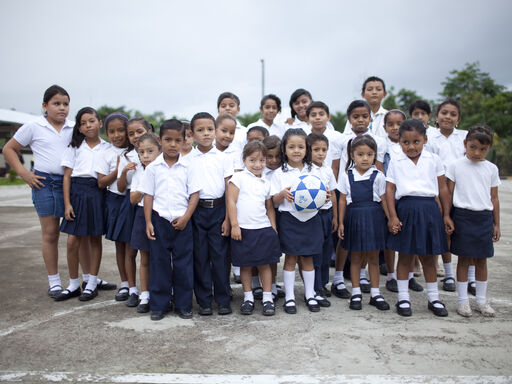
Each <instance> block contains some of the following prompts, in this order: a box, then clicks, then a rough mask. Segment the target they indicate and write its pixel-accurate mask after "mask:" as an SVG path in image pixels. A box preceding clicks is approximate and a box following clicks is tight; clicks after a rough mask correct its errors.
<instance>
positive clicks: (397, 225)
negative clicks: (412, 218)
mask: <svg viewBox="0 0 512 384" xmlns="http://www.w3.org/2000/svg"><path fill="white" fill-rule="evenodd" d="M401 229H402V223H401V222H400V220H399V219H398V217H393V218H391V219H390V220H389V221H388V230H389V232H391V233H392V234H393V235H396V234H397V233H398V232H399V231H400V230H401Z"/></svg>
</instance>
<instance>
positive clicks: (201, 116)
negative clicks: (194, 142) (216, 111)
mask: <svg viewBox="0 0 512 384" xmlns="http://www.w3.org/2000/svg"><path fill="white" fill-rule="evenodd" d="M199 119H210V120H211V121H213V126H214V127H215V128H216V127H217V125H216V124H215V119H214V118H213V116H212V115H210V114H209V113H208V112H198V113H196V114H195V115H194V116H193V117H192V120H190V129H192V132H194V123H195V122H196V120H199Z"/></svg>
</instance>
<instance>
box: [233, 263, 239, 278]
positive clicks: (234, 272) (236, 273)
mask: <svg viewBox="0 0 512 384" xmlns="http://www.w3.org/2000/svg"><path fill="white" fill-rule="evenodd" d="M233 274H234V275H238V276H240V267H235V266H234V265H233Z"/></svg>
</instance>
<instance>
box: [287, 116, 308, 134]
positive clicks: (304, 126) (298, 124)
mask: <svg viewBox="0 0 512 384" xmlns="http://www.w3.org/2000/svg"><path fill="white" fill-rule="evenodd" d="M285 128H286V129H285V132H286V131H287V130H288V129H291V128H294V129H296V128H302V130H304V132H306V135H309V134H310V133H311V125H309V123H308V122H307V121H302V120H300V119H299V118H298V117H297V116H295V119H294V120H293V122H292V123H291V124H285Z"/></svg>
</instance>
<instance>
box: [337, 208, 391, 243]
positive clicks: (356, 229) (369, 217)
mask: <svg viewBox="0 0 512 384" xmlns="http://www.w3.org/2000/svg"><path fill="white" fill-rule="evenodd" d="M343 226H344V227H345V231H344V238H343V240H342V243H341V244H342V247H343V248H344V249H346V250H348V251H352V252H363V251H378V250H381V249H385V247H386V236H387V228H386V216H385V215H384V211H383V210H382V207H381V205H380V204H379V203H377V202H375V201H368V202H364V203H352V204H349V205H348V206H347V211H346V213H345V218H344V220H343Z"/></svg>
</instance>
